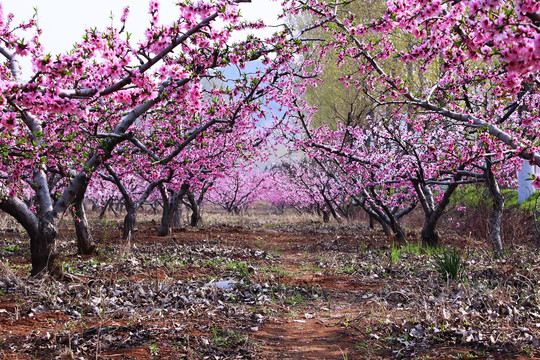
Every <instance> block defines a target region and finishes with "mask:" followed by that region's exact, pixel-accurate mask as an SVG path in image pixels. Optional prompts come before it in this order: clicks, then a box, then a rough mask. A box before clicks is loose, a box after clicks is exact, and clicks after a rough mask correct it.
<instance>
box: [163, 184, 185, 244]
mask: <svg viewBox="0 0 540 360" xmlns="http://www.w3.org/2000/svg"><path fill="white" fill-rule="evenodd" d="M188 189H189V185H188V184H182V186H181V187H180V190H178V191H175V192H174V193H173V194H172V196H169V195H168V194H167V189H166V188H165V186H163V185H160V186H159V191H160V192H161V197H162V199H163V214H162V216H161V226H160V228H159V230H158V236H169V235H171V233H172V226H173V222H174V217H175V213H176V212H177V211H178V208H179V207H180V204H181V202H182V198H183V197H184V195H185V194H186V192H187V191H188Z"/></svg>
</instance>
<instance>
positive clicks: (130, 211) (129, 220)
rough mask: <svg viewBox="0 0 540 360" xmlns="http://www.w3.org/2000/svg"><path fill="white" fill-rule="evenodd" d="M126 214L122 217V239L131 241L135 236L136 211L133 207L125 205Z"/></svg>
mask: <svg viewBox="0 0 540 360" xmlns="http://www.w3.org/2000/svg"><path fill="white" fill-rule="evenodd" d="M126 208H127V214H126V216H125V217H124V230H123V233H122V239H124V240H127V241H131V240H132V239H133V238H134V236H135V220H136V218H137V213H136V210H135V208H133V207H131V206H127V207H126Z"/></svg>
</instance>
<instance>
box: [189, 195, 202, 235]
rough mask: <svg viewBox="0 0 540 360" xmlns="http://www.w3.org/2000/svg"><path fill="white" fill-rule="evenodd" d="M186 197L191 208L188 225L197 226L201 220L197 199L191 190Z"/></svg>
mask: <svg viewBox="0 0 540 360" xmlns="http://www.w3.org/2000/svg"><path fill="white" fill-rule="evenodd" d="M187 199H188V201H189V207H190V209H191V222H190V225H191V226H193V227H197V226H198V225H199V223H200V221H201V209H200V207H199V204H198V203H197V201H195V196H194V195H193V193H192V192H188V193H187Z"/></svg>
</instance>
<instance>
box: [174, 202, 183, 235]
mask: <svg viewBox="0 0 540 360" xmlns="http://www.w3.org/2000/svg"><path fill="white" fill-rule="evenodd" d="M172 227H173V229H180V228H181V227H182V204H180V203H179V204H178V206H177V207H176V209H174V213H173V221H172Z"/></svg>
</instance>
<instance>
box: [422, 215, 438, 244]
mask: <svg viewBox="0 0 540 360" xmlns="http://www.w3.org/2000/svg"><path fill="white" fill-rule="evenodd" d="M436 226H437V222H430V221H428V220H426V222H425V224H424V227H423V228H422V233H421V235H422V246H424V247H437V246H438V245H439V233H438V232H437V230H436V229H435V228H436Z"/></svg>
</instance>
